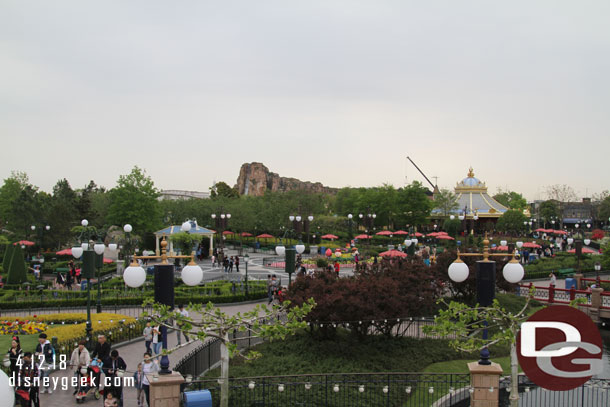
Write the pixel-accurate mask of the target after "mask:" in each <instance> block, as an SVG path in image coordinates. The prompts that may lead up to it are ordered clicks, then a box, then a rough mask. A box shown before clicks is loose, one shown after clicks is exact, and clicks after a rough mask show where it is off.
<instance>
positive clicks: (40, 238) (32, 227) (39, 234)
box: [30, 222, 51, 250]
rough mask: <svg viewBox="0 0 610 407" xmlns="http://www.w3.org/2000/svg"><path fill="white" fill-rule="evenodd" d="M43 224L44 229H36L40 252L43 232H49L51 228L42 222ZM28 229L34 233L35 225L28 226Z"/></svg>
mask: <svg viewBox="0 0 610 407" xmlns="http://www.w3.org/2000/svg"><path fill="white" fill-rule="evenodd" d="M43 223H44V224H45V226H44V227H42V226H41V227H39V228H38V234H37V236H38V247H39V248H40V250H42V237H43V234H44V232H48V231H49V230H51V226H50V225H49V224H47V223H46V222H43ZM30 229H31V230H32V232H34V231H36V229H37V228H36V225H32V226H30Z"/></svg>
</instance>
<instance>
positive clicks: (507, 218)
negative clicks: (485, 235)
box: [496, 209, 527, 233]
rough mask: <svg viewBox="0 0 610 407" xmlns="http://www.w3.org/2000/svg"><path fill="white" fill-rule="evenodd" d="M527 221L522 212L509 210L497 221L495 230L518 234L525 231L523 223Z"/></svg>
mask: <svg viewBox="0 0 610 407" xmlns="http://www.w3.org/2000/svg"><path fill="white" fill-rule="evenodd" d="M526 220H527V217H526V216H525V215H524V214H523V211H520V210H517V209H510V210H508V211H506V212H504V215H502V217H501V218H500V219H498V223H497V224H496V228H497V229H498V230H499V231H502V232H513V233H518V232H521V231H523V230H524V229H525V225H523V222H525V221H526Z"/></svg>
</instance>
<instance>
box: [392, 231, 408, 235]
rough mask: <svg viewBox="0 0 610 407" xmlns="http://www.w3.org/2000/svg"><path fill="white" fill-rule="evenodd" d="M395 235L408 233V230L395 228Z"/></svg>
mask: <svg viewBox="0 0 610 407" xmlns="http://www.w3.org/2000/svg"><path fill="white" fill-rule="evenodd" d="M394 234H395V235H408V234H409V232H405V231H404V230H397V231H396V232H394Z"/></svg>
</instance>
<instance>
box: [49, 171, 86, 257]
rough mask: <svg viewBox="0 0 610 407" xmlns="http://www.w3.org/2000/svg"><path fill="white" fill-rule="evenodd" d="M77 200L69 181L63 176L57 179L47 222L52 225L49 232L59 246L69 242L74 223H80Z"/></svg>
mask: <svg viewBox="0 0 610 407" xmlns="http://www.w3.org/2000/svg"><path fill="white" fill-rule="evenodd" d="M77 201H78V198H77V195H76V192H74V190H73V189H72V187H71V186H70V183H69V182H68V181H67V180H66V179H65V178H64V179H61V180H59V181H57V183H56V184H55V186H54V187H53V195H52V197H51V199H50V204H49V219H48V222H49V223H50V224H51V225H53V226H52V227H51V234H52V236H53V240H54V241H55V242H56V243H58V244H59V246H62V245H64V244H66V243H70V242H71V240H72V238H73V235H72V232H71V229H72V228H73V227H74V225H76V224H80V220H81V218H80V216H79V215H80V214H79V212H78V210H77Z"/></svg>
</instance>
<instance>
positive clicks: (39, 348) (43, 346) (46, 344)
mask: <svg viewBox="0 0 610 407" xmlns="http://www.w3.org/2000/svg"><path fill="white" fill-rule="evenodd" d="M35 356H36V360H37V361H38V362H40V366H39V369H40V381H41V383H42V380H43V378H44V377H45V376H46V377H48V376H49V373H51V370H53V366H54V365H55V360H54V359H55V349H54V348H53V345H51V342H50V341H49V340H48V339H47V334H45V333H44V332H43V333H41V334H40V335H38V345H36V353H35ZM45 391H46V392H48V393H49V394H52V393H53V389H52V388H51V386H50V385H49V386H46V387H43V388H42V390H41V393H44V392H45Z"/></svg>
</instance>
